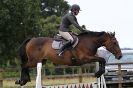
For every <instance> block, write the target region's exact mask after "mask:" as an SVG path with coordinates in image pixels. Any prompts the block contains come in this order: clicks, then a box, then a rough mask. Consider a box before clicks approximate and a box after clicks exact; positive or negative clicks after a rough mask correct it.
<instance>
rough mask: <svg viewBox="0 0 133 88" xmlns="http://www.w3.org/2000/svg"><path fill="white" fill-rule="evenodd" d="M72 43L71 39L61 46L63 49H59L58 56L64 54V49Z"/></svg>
mask: <svg viewBox="0 0 133 88" xmlns="http://www.w3.org/2000/svg"><path fill="white" fill-rule="evenodd" d="M70 45H71V41H67V42H66V43H65V44H64V45H63V46H62V47H61V49H60V50H59V52H58V56H62V54H63V52H64V50H65V49H66V48H67V47H70Z"/></svg>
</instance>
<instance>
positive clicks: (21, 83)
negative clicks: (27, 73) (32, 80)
mask: <svg viewBox="0 0 133 88" xmlns="http://www.w3.org/2000/svg"><path fill="white" fill-rule="evenodd" d="M27 82H28V81H26V80H24V81H23V80H17V81H16V82H15V84H19V85H20V86H23V85H25V84H26V83H27Z"/></svg>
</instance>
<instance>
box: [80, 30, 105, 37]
mask: <svg viewBox="0 0 133 88" xmlns="http://www.w3.org/2000/svg"><path fill="white" fill-rule="evenodd" d="M105 33H106V32H105V31H101V32H96V31H85V32H82V33H80V34H79V36H83V35H89V36H90V37H91V36H97V37H99V36H101V35H103V34H105Z"/></svg>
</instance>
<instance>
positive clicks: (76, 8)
mask: <svg viewBox="0 0 133 88" xmlns="http://www.w3.org/2000/svg"><path fill="white" fill-rule="evenodd" d="M75 10H80V6H79V5H77V4H74V5H72V6H71V11H75Z"/></svg>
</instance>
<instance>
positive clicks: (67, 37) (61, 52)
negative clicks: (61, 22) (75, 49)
mask: <svg viewBox="0 0 133 88" xmlns="http://www.w3.org/2000/svg"><path fill="white" fill-rule="evenodd" d="M59 33H60V35H61V36H62V37H64V38H65V39H66V40H68V42H66V43H65V44H64V45H63V46H62V48H61V49H60V50H59V56H61V55H62V54H63V52H64V50H65V49H66V47H68V46H70V45H71V44H72V43H73V41H74V39H73V37H72V36H71V35H70V34H69V32H62V31H59Z"/></svg>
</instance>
